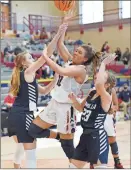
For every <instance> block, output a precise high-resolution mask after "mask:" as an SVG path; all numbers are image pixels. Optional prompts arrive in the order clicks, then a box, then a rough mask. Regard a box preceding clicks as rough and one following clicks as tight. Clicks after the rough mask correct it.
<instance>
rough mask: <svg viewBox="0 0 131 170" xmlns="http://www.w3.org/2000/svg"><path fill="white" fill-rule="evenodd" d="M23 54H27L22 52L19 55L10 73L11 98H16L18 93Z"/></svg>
mask: <svg viewBox="0 0 131 170" xmlns="http://www.w3.org/2000/svg"><path fill="white" fill-rule="evenodd" d="M25 54H27V52H26V51H25V52H22V53H19V54H18V55H17V56H16V57H15V60H14V63H15V67H14V69H13V72H12V77H11V87H10V93H11V94H12V95H13V96H15V97H16V96H17V94H18V92H19V87H20V72H21V71H22V69H23V68H24V67H23V61H24V60H25Z"/></svg>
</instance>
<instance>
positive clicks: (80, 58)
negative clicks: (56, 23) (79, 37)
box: [29, 24, 99, 159]
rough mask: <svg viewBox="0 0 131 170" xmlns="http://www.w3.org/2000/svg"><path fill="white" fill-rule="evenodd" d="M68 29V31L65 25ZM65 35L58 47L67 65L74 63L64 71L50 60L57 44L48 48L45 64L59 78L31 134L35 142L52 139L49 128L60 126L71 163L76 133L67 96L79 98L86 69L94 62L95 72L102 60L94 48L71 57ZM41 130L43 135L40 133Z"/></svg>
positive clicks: (61, 137) (86, 48) (88, 48)
mask: <svg viewBox="0 0 131 170" xmlns="http://www.w3.org/2000/svg"><path fill="white" fill-rule="evenodd" d="M60 27H61V26H60ZM65 27H67V25H66V24H65ZM65 31H66V29H65ZM65 31H64V33H63V34H62V36H61V37H60V39H59V42H58V43H57V47H58V49H59V52H60V55H61V57H62V58H63V59H64V61H65V62H68V61H69V60H70V59H72V63H70V64H68V66H66V67H65V68H62V67H61V66H59V65H58V64H56V63H54V62H53V61H52V60H51V59H50V58H49V57H48V56H51V55H52V53H51V52H52V51H51V50H52V49H53V48H54V47H55V46H56V44H55V43H54V44H52V45H51V44H49V45H48V47H47V52H46V50H44V55H43V57H44V60H45V61H46V63H47V64H48V65H49V66H50V67H51V69H52V70H53V71H55V72H56V73H58V74H59V75H60V76H59V80H58V82H57V84H56V86H55V88H54V89H53V91H52V93H51V94H52V99H51V101H50V102H49V104H48V106H47V107H46V108H45V110H44V111H43V112H41V113H40V114H39V115H38V116H37V118H36V119H34V120H33V123H32V124H31V126H30V128H29V134H30V135H31V136H33V137H34V138H40V137H47V138H48V137H49V135H50V130H49V127H51V126H53V125H55V124H57V129H58V132H59V133H60V142H61V146H62V148H63V150H64V152H65V154H66V156H67V157H68V158H69V159H71V158H72V156H73V151H74V146H73V133H74V132H75V126H76V121H75V114H74V110H73V108H72V105H71V101H70V100H69V98H68V95H69V93H70V92H74V94H76V95H77V94H79V91H80V88H81V86H82V85H83V84H84V82H85V80H86V76H87V72H86V66H88V65H90V63H92V62H93V63H94V68H96V66H97V64H98V62H97V61H99V56H98V54H97V53H95V52H94V50H93V48H92V47H91V46H86V45H83V46H81V47H79V48H78V49H77V50H76V51H75V52H74V54H73V56H72V55H71V54H70V53H69V52H68V50H67V48H66V47H65V46H64V44H63V39H64V35H65ZM50 49H51V50H50ZM47 55H48V56H47ZM40 128H41V132H40V131H39V129H40Z"/></svg>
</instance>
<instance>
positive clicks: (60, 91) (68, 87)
mask: <svg viewBox="0 0 131 170" xmlns="http://www.w3.org/2000/svg"><path fill="white" fill-rule="evenodd" d="M82 85H83V84H79V83H77V82H76V80H75V79H74V78H73V77H68V76H59V79H58V82H57V84H56V85H55V87H54V89H53V90H52V92H51V96H52V98H53V99H55V100H56V101H57V102H59V103H72V102H71V100H70V99H69V98H68V95H69V94H70V93H71V92H73V93H74V94H75V95H76V96H77V95H78V94H79V92H80V89H81V87H82Z"/></svg>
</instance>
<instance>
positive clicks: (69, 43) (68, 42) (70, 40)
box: [65, 36, 75, 45]
mask: <svg viewBox="0 0 131 170" xmlns="http://www.w3.org/2000/svg"><path fill="white" fill-rule="evenodd" d="M65 43H66V44H68V45H73V44H74V43H75V40H72V39H71V37H70V36H69V37H68V38H67V40H66V41H65Z"/></svg>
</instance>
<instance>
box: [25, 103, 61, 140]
mask: <svg viewBox="0 0 131 170" xmlns="http://www.w3.org/2000/svg"><path fill="white" fill-rule="evenodd" d="M54 103H55V102H54V100H51V101H50V103H49V105H48V106H47V107H46V108H45V110H44V111H42V112H40V114H39V115H38V116H37V117H36V118H35V119H34V120H33V122H32V123H31V125H30V127H29V131H28V133H29V135H30V136H32V137H33V138H35V139H36V138H54V139H59V134H58V133H57V132H53V131H51V130H50V129H49V128H50V127H51V126H53V125H55V124H56V113H55V109H56V108H54Z"/></svg>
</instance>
